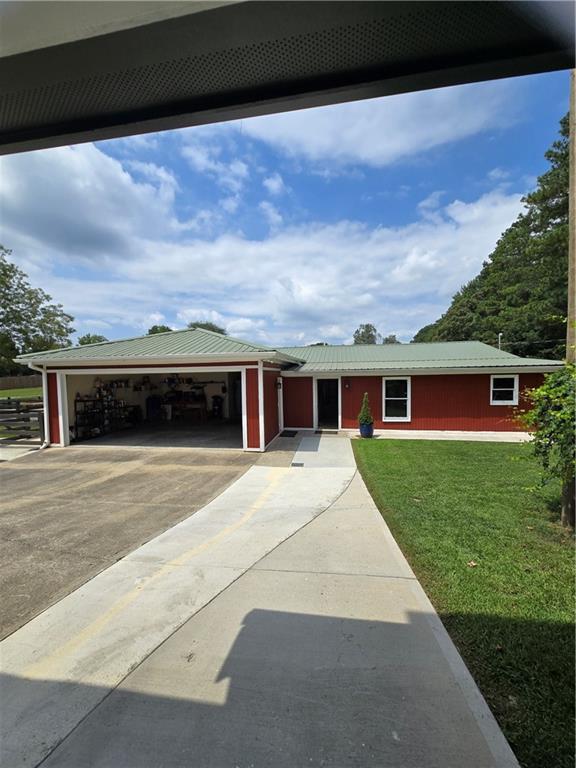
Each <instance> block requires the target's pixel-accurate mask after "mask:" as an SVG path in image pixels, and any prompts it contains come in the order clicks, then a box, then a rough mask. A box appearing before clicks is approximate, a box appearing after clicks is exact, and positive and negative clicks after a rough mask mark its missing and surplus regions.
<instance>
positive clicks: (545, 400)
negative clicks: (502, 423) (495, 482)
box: [521, 364, 576, 527]
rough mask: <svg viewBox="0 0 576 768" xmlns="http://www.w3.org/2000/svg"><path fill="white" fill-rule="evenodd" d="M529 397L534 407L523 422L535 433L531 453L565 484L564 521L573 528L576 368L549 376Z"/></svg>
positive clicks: (547, 474)
mask: <svg viewBox="0 0 576 768" xmlns="http://www.w3.org/2000/svg"><path fill="white" fill-rule="evenodd" d="M526 394H527V396H528V399H529V401H530V404H531V406H532V407H531V409H530V410H528V411H526V412H525V413H523V414H522V415H521V420H522V422H523V424H524V425H525V426H526V427H527V428H528V429H529V430H530V431H531V432H532V433H533V436H532V450H533V451H534V455H535V456H536V457H537V458H538V459H539V461H540V462H541V464H542V466H543V468H544V472H545V475H546V476H548V477H558V478H559V479H560V480H561V481H562V513H561V521H562V524H563V525H571V526H572V527H574V495H575V492H576V487H575V482H574V475H575V465H576V447H575V446H576V442H575V440H574V424H575V423H576V366H575V365H573V364H568V365H566V366H565V367H564V368H562V369H561V370H559V371H555V372H554V373H551V374H549V375H548V376H546V379H545V381H544V383H543V384H542V385H541V386H540V387H537V388H536V389H533V390H530V391H528V392H527V393H526Z"/></svg>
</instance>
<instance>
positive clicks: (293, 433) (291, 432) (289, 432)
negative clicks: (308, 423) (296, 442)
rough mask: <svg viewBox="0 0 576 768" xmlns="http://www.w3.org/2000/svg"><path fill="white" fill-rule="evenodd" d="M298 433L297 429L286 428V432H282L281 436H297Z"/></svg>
mask: <svg viewBox="0 0 576 768" xmlns="http://www.w3.org/2000/svg"><path fill="white" fill-rule="evenodd" d="M297 434H298V430H297V429H285V430H284V432H280V437H296V435H297Z"/></svg>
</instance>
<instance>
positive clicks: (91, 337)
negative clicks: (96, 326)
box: [78, 333, 108, 347]
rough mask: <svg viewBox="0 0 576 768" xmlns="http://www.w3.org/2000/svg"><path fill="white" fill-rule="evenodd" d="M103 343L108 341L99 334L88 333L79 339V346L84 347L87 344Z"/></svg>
mask: <svg viewBox="0 0 576 768" xmlns="http://www.w3.org/2000/svg"><path fill="white" fill-rule="evenodd" d="M103 341H108V339H107V338H106V336H100V334H98V333H86V334H84V336H80V337H79V339H78V344H80V346H82V347H83V346H85V345H86V344H101V343H102V342H103Z"/></svg>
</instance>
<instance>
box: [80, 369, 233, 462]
mask: <svg viewBox="0 0 576 768" xmlns="http://www.w3.org/2000/svg"><path fill="white" fill-rule="evenodd" d="M66 379H67V381H66V384H67V387H66V389H67V399H68V423H69V429H70V441H71V442H74V443H81V442H85V441H88V440H89V441H90V442H91V443H93V444H94V443H97V444H102V445H117V446H121V445H124V446H139V447H146V446H148V447H161V446H166V447H198V448H200V447H206V448H234V449H242V447H243V440H242V379H241V374H240V372H238V371H233V372H227V371H222V372H221V371H217V372H216V373H212V372H210V373H206V372H193V373H170V372H166V371H162V372H161V373H143V374H142V373H135V372H130V373H126V374H124V373H122V374H118V373H114V374H98V375H86V374H81V375H68V376H67V377H66Z"/></svg>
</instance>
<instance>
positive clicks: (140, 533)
mask: <svg viewBox="0 0 576 768" xmlns="http://www.w3.org/2000/svg"><path fill="white" fill-rule="evenodd" d="M256 458H257V456H256V455H254V454H246V453H243V452H241V451H202V450H190V449H175V450H173V451H171V450H168V449H160V450H154V449H143V450H141V451H138V450H137V449H127V450H122V449H107V448H99V449H97V450H90V448H89V447H87V446H82V447H80V446H72V447H70V448H66V449H62V450H58V449H52V448H51V449H48V450H43V451H36V452H34V453H30V454H28V455H26V456H22V457H21V458H19V459H18V460H17V461H12V462H10V463H9V464H2V465H0V483H1V485H2V499H1V500H0V540H1V541H2V542H3V549H2V554H3V557H2V561H1V565H0V590H1V591H2V596H3V599H2V609H1V615H0V636H6V635H8V634H10V633H11V632H13V631H14V630H16V629H18V627H20V626H22V624H23V623H25V622H26V621H29V620H30V619H31V618H33V617H34V616H36V615H37V614H38V613H40V612H41V611H42V610H44V609H45V608H47V607H48V606H50V605H51V604H52V603H54V602H55V601H56V600H59V599H60V598H62V597H63V596H64V595H67V594H68V593H69V592H71V591H73V590H74V589H76V588H77V587H78V586H79V585H80V584H82V583H84V582H85V581H87V580H88V579H90V578H92V577H93V576H95V575H96V574H97V573H99V572H100V571H101V570H102V569H103V568H105V567H107V566H109V565H111V564H113V563H114V562H115V561H116V560H117V559H118V558H120V557H122V556H123V555H125V554H127V553H128V552H130V551H132V550H133V549H135V548H136V547H138V546H140V545H141V544H143V543H144V542H146V541H148V540H149V539H151V538H154V536H156V535H158V534H159V533H161V532H162V531H164V530H166V528H169V527H170V526H172V525H174V523H177V522H179V521H180V520H182V519H183V518H186V517H188V516H189V515H191V514H193V513H194V512H195V511H196V510H197V509H199V508H200V507H202V506H204V505H205V504H206V503H207V502H209V501H210V500H211V499H212V498H214V497H215V496H217V495H218V494H219V493H220V492H221V491H222V490H223V489H224V488H226V486H228V485H229V484H230V483H232V482H233V481H234V480H235V479H237V478H238V477H240V476H241V475H242V474H243V473H244V472H245V471H246V469H248V467H249V466H250V465H251V464H253V463H254V461H255V460H256ZM210 462H212V463H210Z"/></svg>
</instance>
